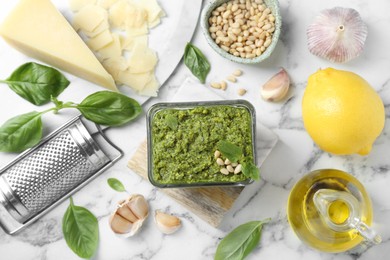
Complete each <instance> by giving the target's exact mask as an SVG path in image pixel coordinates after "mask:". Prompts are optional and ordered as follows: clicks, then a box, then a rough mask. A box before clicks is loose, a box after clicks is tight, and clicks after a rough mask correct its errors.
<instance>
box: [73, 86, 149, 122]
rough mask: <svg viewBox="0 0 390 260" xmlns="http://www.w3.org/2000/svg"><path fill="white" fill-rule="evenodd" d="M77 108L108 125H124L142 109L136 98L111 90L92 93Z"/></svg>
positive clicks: (86, 115)
mask: <svg viewBox="0 0 390 260" xmlns="http://www.w3.org/2000/svg"><path fill="white" fill-rule="evenodd" d="M76 108H77V109H78V110H80V112H81V114H83V116H84V117H85V118H87V119H89V120H91V121H93V122H95V123H97V124H101V125H108V126H119V125H123V124H125V123H127V122H129V121H131V120H133V119H134V118H136V117H137V116H138V115H139V114H140V113H141V111H142V108H141V106H140V104H139V103H138V102H137V101H135V100H134V99H132V98H129V97H127V96H125V95H122V94H119V93H115V92H111V91H99V92H96V93H94V94H91V95H89V96H88V97H86V98H85V99H84V100H83V101H82V102H81V103H80V104H79V105H77V106H76Z"/></svg>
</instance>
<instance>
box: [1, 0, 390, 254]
mask: <svg viewBox="0 0 390 260" xmlns="http://www.w3.org/2000/svg"><path fill="white" fill-rule="evenodd" d="M280 5H281V12H282V16H283V33H282V35H281V39H280V42H279V43H278V45H277V47H276V50H275V53H274V54H273V55H272V56H271V57H270V59H268V60H266V61H265V62H263V63H261V64H259V65H256V66H250V65H239V64H234V63H232V62H229V61H226V60H224V59H223V58H221V57H220V56H218V54H216V53H215V52H213V51H212V49H211V47H209V46H208V45H207V43H206V41H205V39H204V38H203V36H202V33H201V31H200V30H199V28H198V29H197V31H196V32H195V36H194V38H193V43H194V44H195V45H197V46H198V47H199V48H200V49H201V50H203V52H204V53H205V55H206V56H207V57H208V59H209V60H210V62H211V65H212V69H211V72H210V74H209V76H208V78H207V83H210V82H213V81H220V80H222V79H224V78H225V77H226V76H227V75H229V74H230V73H231V72H232V71H234V70H235V69H237V68H240V69H242V70H243V72H244V74H243V75H242V76H241V77H240V78H238V82H237V83H235V84H229V86H228V89H227V91H226V92H223V93H221V92H218V91H217V90H213V91H217V93H218V94H220V95H222V96H224V97H225V98H229V99H234V98H238V95H237V94H236V89H237V88H238V87H244V88H247V89H248V93H247V94H246V95H245V96H244V97H243V98H244V99H247V100H249V101H251V102H252V104H253V105H254V106H255V107H256V111H257V116H258V117H259V119H260V121H261V122H262V123H263V124H264V125H265V126H267V127H269V128H271V129H272V130H273V131H274V132H275V133H276V134H277V135H278V137H279V142H278V144H277V145H276V147H275V148H274V150H273V151H272V152H271V154H270V156H269V157H268V158H267V160H266V161H265V163H264V164H263V166H262V169H261V175H262V180H261V181H260V182H257V183H254V184H252V185H250V186H248V187H247V188H246V189H245V190H244V192H243V194H242V196H240V197H239V199H238V200H237V202H236V204H235V205H234V207H233V209H232V210H231V211H230V212H229V213H228V214H227V216H226V217H225V219H224V221H223V223H222V224H221V226H220V228H218V229H217V228H213V227H211V226H209V225H208V224H207V223H205V222H203V221H202V220H200V219H199V218H197V217H196V216H195V215H193V214H192V213H190V212H189V211H188V210H186V209H184V208H183V207H182V206H180V205H178V204H177V203H175V202H174V201H173V200H172V199H170V198H169V197H167V196H166V195H164V194H163V193H161V192H159V191H158V190H157V189H156V188H153V187H152V186H151V185H150V184H149V183H148V182H147V181H145V180H143V179H142V178H141V177H139V176H138V175H136V174H134V173H133V172H131V171H130V170H129V169H128V168H127V167H126V162H127V161H128V159H130V158H131V156H132V154H133V153H134V152H135V150H136V148H137V146H138V145H139V144H140V143H141V142H142V141H143V140H144V138H145V135H146V125H145V116H144V115H143V116H141V117H140V118H138V119H137V120H136V121H135V122H134V123H132V124H129V125H127V126H124V127H120V128H112V129H110V130H109V131H107V133H108V135H109V137H110V138H111V139H112V140H113V141H114V142H115V143H117V144H118V145H119V146H120V147H121V148H122V149H123V150H124V151H125V156H124V158H123V159H122V160H120V161H119V162H118V163H117V164H115V166H114V167H113V168H111V169H110V170H108V171H107V172H105V173H103V174H102V175H101V176H99V177H98V178H96V179H95V180H94V181H92V182H91V183H90V184H88V185H87V186H86V187H84V188H83V189H82V190H81V191H79V192H77V193H76V194H75V195H74V196H73V198H74V201H75V203H76V204H77V205H82V206H84V207H87V208H88V209H89V210H90V211H92V212H93V213H94V214H95V215H96V216H97V217H98V220H99V228H100V242H99V248H98V251H97V252H96V255H95V257H94V259H136V260H141V259H157V260H160V259H162V260H165V259H175V260H176V259H178V260H179V259H186V260H192V259H194V260H203V259H212V258H213V256H214V253H215V251H216V247H217V245H218V243H219V241H220V240H221V239H222V238H223V237H224V236H225V235H226V234H227V232H228V231H230V230H231V229H232V228H234V227H235V226H237V225H238V224H241V223H244V222H247V221H250V220H259V219H264V218H267V217H271V218H272V221H271V222H270V223H269V224H268V225H266V226H265V227H264V229H263V233H262V238H261V243H260V246H259V247H257V248H256V249H255V250H254V251H253V252H252V254H250V256H249V257H248V258H247V259H253V260H254V259H289V260H295V259H296V260H302V259H307V260H317V259H325V260H355V259H359V260H371V259H388V258H389V255H390V200H389V198H390V189H389V186H390V172H389V171H390V161H389V154H390V137H389V133H390V127H389V123H388V122H386V125H385V128H384V130H383V133H382V135H381V136H380V137H379V138H378V139H377V140H376V142H375V144H374V146H373V149H372V152H371V153H370V155H369V156H364V157H362V156H358V155H352V156H333V155H330V154H328V153H325V152H323V151H321V150H319V149H318V147H317V146H315V145H314V144H313V142H312V140H311V139H310V137H309V136H308V134H307V133H306V132H305V131H304V128H303V123H302V118H301V100H302V95H303V91H304V88H305V85H306V80H307V77H308V75H310V74H311V73H313V72H315V71H316V70H317V69H318V68H325V67H335V68H338V69H345V70H351V71H353V72H355V73H358V74H359V75H361V76H362V77H364V78H365V79H366V80H367V81H368V82H370V84H371V85H372V86H373V87H374V88H375V89H376V90H377V91H378V93H379V94H380V96H381V98H382V99H383V101H384V103H385V108H386V118H387V119H389V116H390V83H389V82H390V73H389V68H390V51H389V48H388V46H390V33H389V32H388V30H387V28H389V27H390V19H389V18H388V10H390V2H389V1H387V0H377V1H375V2H374V1H363V0H345V1H335V0H330V1H319V0H315V1H309V0H302V1H292V0H281V1H280ZM334 6H344V7H352V8H355V9H356V10H358V11H359V12H360V14H361V16H362V18H363V20H364V21H365V22H366V23H367V25H368V31H369V35H368V39H367V42H366V46H365V49H364V52H363V54H362V55H361V56H360V57H359V58H357V59H355V60H353V61H351V62H350V63H347V64H333V63H330V62H327V61H325V60H322V59H319V58H317V57H315V56H313V55H311V54H310V53H309V51H308V49H307V45H306V28H307V26H308V24H309V23H310V21H311V19H312V18H313V17H314V15H315V14H317V13H318V12H319V11H320V10H322V9H324V8H331V7H334ZM2 44H4V43H2ZM1 46H4V45H1ZM175 51H179V52H182V51H183V50H179V49H178V50H175ZM1 52H2V49H1V48H0V54H1ZM15 57H16V59H20V61H23V59H24V58H21V56H18V53H17V52H15ZM280 67H284V68H285V69H286V70H287V71H288V73H289V75H290V77H291V80H292V88H291V90H290V92H289V98H288V100H287V101H284V102H281V103H276V104H274V103H267V102H265V101H263V100H261V98H260V94H259V88H260V86H261V85H262V84H263V83H264V82H265V81H266V80H267V79H268V78H270V77H271V76H272V75H273V74H274V73H276V72H277V71H278V69H279V68H280ZM4 68H6V66H5V65H4V64H0V77H1V78H5V77H7V76H8V75H7V73H4V72H3V71H2V69H4ZM6 71H9V69H8V68H7V70H6ZM189 77H190V78H191V77H193V76H192V75H191V73H190V72H189V71H188V69H187V68H186V67H185V66H184V65H183V64H182V63H181V64H180V65H179V67H178V68H177V69H176V71H175V72H174V74H173V75H172V77H171V78H170V79H169V81H168V82H167V83H166V84H165V86H164V87H163V88H162V89H161V91H160V93H159V97H158V98H155V99H151V100H150V101H149V102H147V103H146V104H145V105H144V110H145V111H146V110H147V109H148V108H149V107H150V105H152V104H154V103H156V102H159V101H168V100H171V98H172V97H173V95H174V94H175V93H176V91H177V90H178V89H179V87H180V85H181V84H182V82H184V80H185V79H186V78H189ZM71 80H72V85H73V86H74V85H76V86H77V85H80V88H81V87H82V86H81V85H82V84H83V83H84V82H83V81H82V80H79V79H77V78H75V77H72V78H71ZM208 85H209V84H206V85H205V86H204V87H205V88H209V87H208ZM67 91H70V90H69V89H68V90H67ZM73 91H75V88H74V87H73ZM64 94H65V93H64ZM67 94H68V95H71V94H69V93H68V92H67ZM8 96H9V97H11V94H10V92H9V91H8V89H6V87H4V86H1V87H0V102H1V103H0V108H1V111H2V112H1V119H2V121H4V120H5V119H6V118H9V117H11V116H12V115H16V114H20V113H22V112H25V111H28V110H27V109H31V108H32V106H28V105H26V106H25V107H23V108H20V107H18V106H14V105H13V104H12V103H11V102H12V101H10V99H9V98H7V97H8ZM11 100H12V98H11ZM175 101H176V100H175ZM177 101H179V100H177ZM9 108H12V109H9ZM70 114H71V113H70V112H64V113H63V114H62V115H61V116H63V117H66V116H68V117H69V116H71V115H70ZM0 157H1V163H2V165H4V164H5V163H6V162H7V161H10V160H11V159H12V158H13V157H14V155H6V154H1V155H0ZM320 168H337V169H340V170H345V171H347V172H349V173H351V174H352V175H354V176H355V177H357V178H358V179H359V180H360V182H362V183H363V185H364V186H365V187H366V189H367V191H368V193H369V194H370V196H371V199H372V202H373V208H374V227H375V228H376V230H377V231H378V232H379V233H380V234H381V235H382V238H383V242H382V244H380V245H377V246H375V247H372V248H370V249H368V250H367V251H366V252H364V253H363V254H361V255H359V256H356V255H350V254H347V253H340V254H327V253H321V252H318V251H316V250H313V249H311V248H308V247H307V246H305V245H304V244H302V242H301V241H300V240H299V239H298V238H297V237H296V236H295V234H294V233H293V231H292V230H291V228H290V227H289V225H288V222H287V219H286V204H287V198H288V195H289V192H290V190H291V188H292V186H293V185H294V183H295V182H296V181H297V180H298V179H299V178H301V177H302V176H303V175H304V174H306V173H307V172H309V171H312V170H315V169H320ZM110 177H115V178H118V179H120V180H121V181H122V182H123V183H124V185H125V186H126V188H127V190H128V191H129V192H130V193H141V194H143V195H144V196H145V197H146V198H147V200H148V202H149V203H150V207H151V208H152V209H153V210H154V209H162V210H164V211H167V212H171V213H174V214H176V215H177V216H179V217H180V218H181V219H182V222H183V226H182V228H181V229H180V230H179V231H178V232H177V233H175V234H174V235H163V234H161V233H160V232H159V231H158V230H157V228H156V226H155V224H154V223H153V218H151V217H150V218H148V220H147V221H146V223H145V226H144V227H143V228H142V231H141V232H140V233H139V234H138V235H137V236H135V237H132V238H129V239H127V240H123V239H120V238H117V237H115V235H114V234H113V233H112V232H111V230H110V229H109V227H108V224H107V223H108V217H109V215H110V213H111V212H112V210H113V209H114V207H115V202H116V201H118V200H120V199H122V198H124V197H126V194H124V193H118V192H115V191H113V190H112V189H110V188H109V187H108V185H107V184H106V180H107V178H110ZM67 206H68V202H65V203H62V204H61V205H60V206H58V207H57V208H55V209H54V210H53V211H51V212H50V213H49V214H48V215H46V216H45V217H43V218H42V219H40V220H39V221H38V222H36V223H35V224H33V225H32V226H31V227H29V228H27V229H26V230H24V231H23V232H21V233H19V234H18V235H15V236H8V235H6V234H5V233H4V232H3V231H1V230H0V258H1V259H56V260H59V259H78V257H77V256H76V255H75V254H74V253H73V252H72V251H71V250H70V249H69V248H68V247H67V245H66V243H65V241H64V239H63V236H62V231H61V220H62V216H63V214H64V212H65V210H66V207H67ZM152 214H153V213H152Z"/></svg>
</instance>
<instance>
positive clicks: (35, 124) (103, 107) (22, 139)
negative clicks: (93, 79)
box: [0, 91, 142, 152]
mask: <svg viewBox="0 0 390 260" xmlns="http://www.w3.org/2000/svg"><path fill="white" fill-rule="evenodd" d="M52 102H53V103H54V105H55V107H53V108H50V109H47V110H45V111H42V112H31V113H27V114H23V115H19V116H16V117H13V118H11V119H10V120H8V121H7V122H5V123H4V124H3V125H2V126H0V151H1V152H20V151H23V150H25V149H27V148H30V147H32V146H34V145H36V144H37V143H39V141H40V140H41V138H42V128H43V125H42V122H41V116H42V115H43V114H45V113H47V112H50V111H54V112H58V111H59V110H61V109H64V108H76V109H78V110H79V111H80V112H81V114H82V115H83V116H84V117H85V118H87V119H89V120H91V121H93V122H95V123H97V124H101V125H107V126H120V125H123V124H126V123H128V122H129V121H131V120H133V119H134V118H136V117H137V116H138V115H139V114H140V113H141V111H142V108H141V106H140V104H139V103H138V102H137V101H135V100H134V99H132V98H129V97H127V96H124V95H122V94H119V93H116V92H110V91H99V92H96V93H94V94H91V95H89V96H88V97H86V98H85V99H84V100H83V101H82V102H81V103H80V104H76V103H73V102H66V103H64V102H62V101H59V100H58V99H56V98H54V97H53V98H52Z"/></svg>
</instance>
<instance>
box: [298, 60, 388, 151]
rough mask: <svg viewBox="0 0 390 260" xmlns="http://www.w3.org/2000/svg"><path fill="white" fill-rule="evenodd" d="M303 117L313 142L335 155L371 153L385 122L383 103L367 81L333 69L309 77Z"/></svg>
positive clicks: (355, 75)
mask: <svg viewBox="0 0 390 260" xmlns="http://www.w3.org/2000/svg"><path fill="white" fill-rule="evenodd" d="M302 117H303V123H304V125H305V128H306V131H307V132H308V133H309V135H310V136H311V138H312V139H313V140H314V142H315V143H316V144H317V145H318V146H319V147H320V148H321V149H322V150H324V151H327V152H329V153H333V154H354V153H358V154H360V155H366V154H368V153H369V152H370V151H371V146H372V144H373V143H374V141H375V139H376V138H377V137H378V136H379V135H380V133H381V132H382V130H383V127H384V124H385V110H384V106H383V102H382V100H381V98H380V97H379V95H378V94H377V93H376V91H375V90H374V89H373V88H372V87H371V86H370V85H369V84H368V83H367V81H365V80H364V79H363V78H362V77H360V76H359V75H357V74H355V73H353V72H349V71H342V70H336V69H333V68H327V69H324V70H319V71H317V72H316V73H314V74H312V75H311V76H310V77H309V80H308V83H307V87H306V90H305V93H304V95H303V100H302Z"/></svg>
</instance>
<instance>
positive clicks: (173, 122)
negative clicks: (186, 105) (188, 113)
mask: <svg viewBox="0 0 390 260" xmlns="http://www.w3.org/2000/svg"><path fill="white" fill-rule="evenodd" d="M165 123H166V124H167V126H168V127H169V128H170V129H171V130H173V131H174V130H176V129H177V126H178V125H179V123H178V121H177V118H176V117H174V116H173V115H170V114H168V115H166V117H165Z"/></svg>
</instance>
